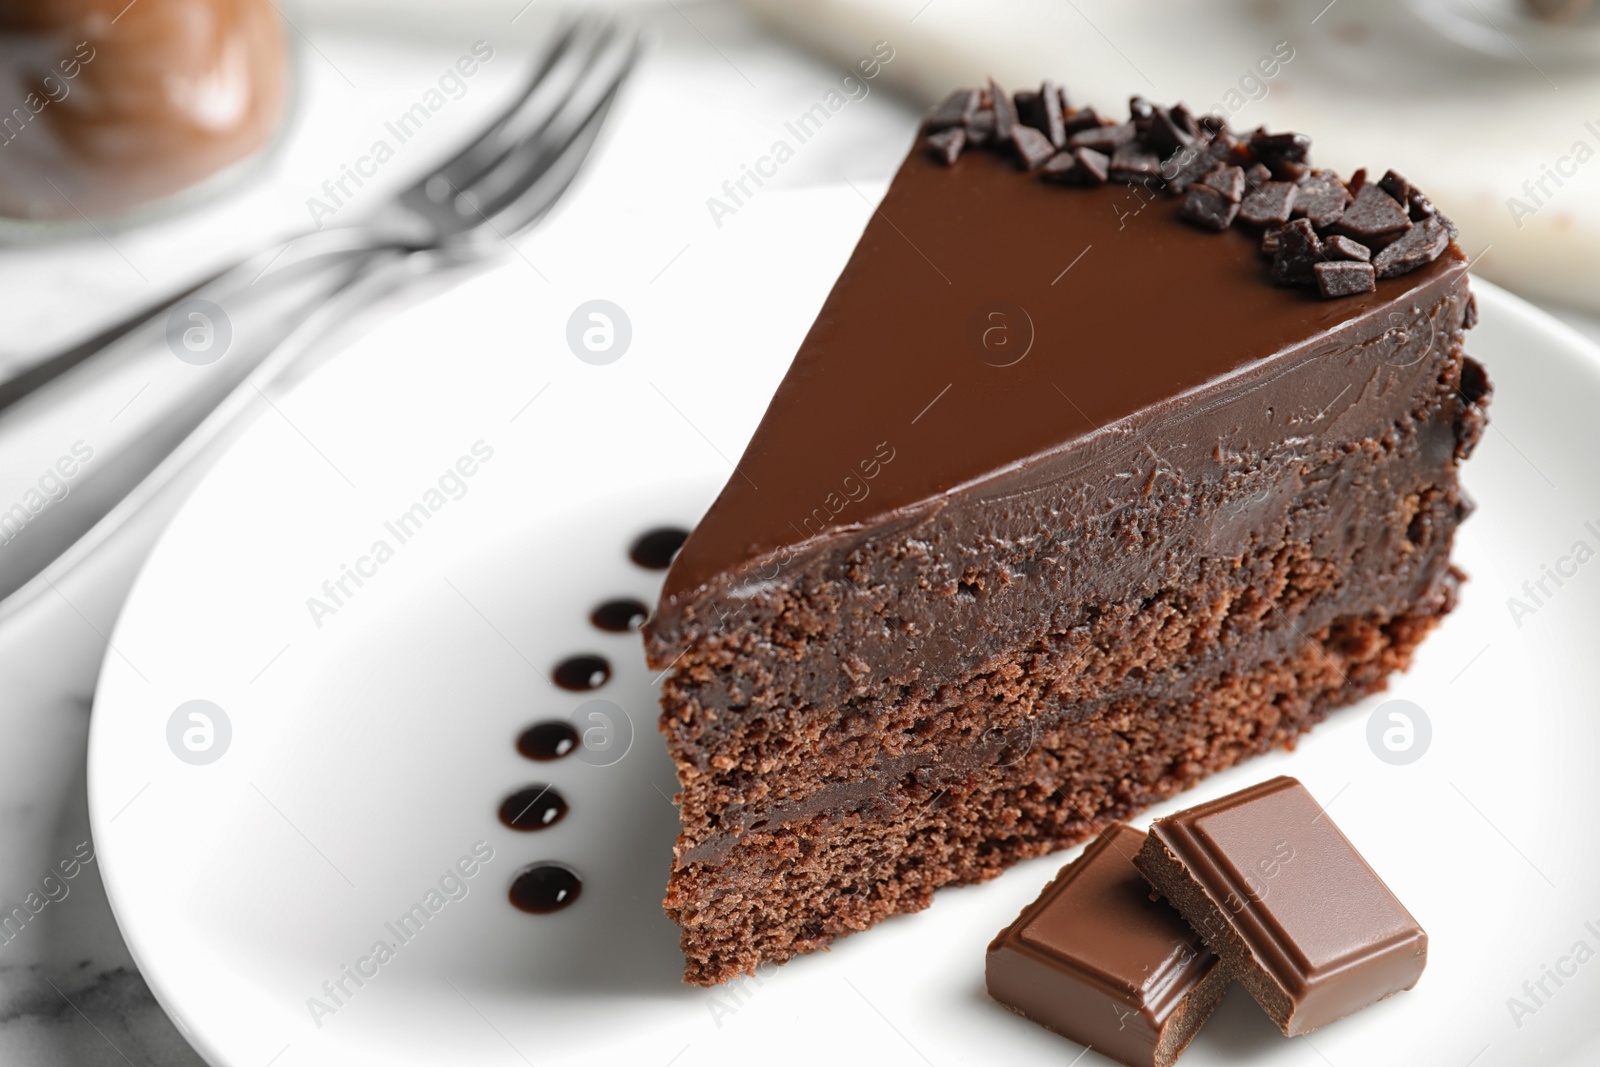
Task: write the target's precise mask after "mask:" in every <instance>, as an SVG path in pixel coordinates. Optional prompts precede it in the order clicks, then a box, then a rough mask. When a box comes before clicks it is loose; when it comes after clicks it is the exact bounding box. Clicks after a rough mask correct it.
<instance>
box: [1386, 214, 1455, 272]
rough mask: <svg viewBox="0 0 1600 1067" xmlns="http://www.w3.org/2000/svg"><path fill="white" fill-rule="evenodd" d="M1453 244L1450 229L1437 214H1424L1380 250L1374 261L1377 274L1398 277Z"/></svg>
mask: <svg viewBox="0 0 1600 1067" xmlns="http://www.w3.org/2000/svg"><path fill="white" fill-rule="evenodd" d="M1449 244H1450V233H1449V231H1447V230H1446V229H1445V227H1444V223H1442V222H1440V221H1439V220H1438V219H1437V218H1433V217H1424V218H1423V219H1422V220H1421V221H1419V222H1417V223H1415V224H1414V225H1412V227H1411V229H1409V230H1407V231H1406V232H1405V233H1403V234H1401V235H1400V237H1399V239H1397V240H1396V241H1395V242H1394V243H1393V244H1391V245H1389V246H1387V247H1386V248H1384V250H1383V251H1381V252H1379V253H1378V256H1377V258H1376V259H1374V260H1373V261H1372V265H1373V266H1374V267H1376V268H1378V277H1380V278H1397V277H1399V276H1400V275H1402V274H1408V273H1410V272H1411V271H1414V270H1416V269H1417V268H1418V267H1420V266H1423V265H1424V264H1427V263H1432V262H1433V261H1434V260H1436V259H1438V258H1439V255H1440V253H1442V252H1443V251H1444V250H1445V249H1446V248H1447V247H1448V246H1449Z"/></svg>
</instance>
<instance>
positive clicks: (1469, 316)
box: [1461, 293, 1478, 330]
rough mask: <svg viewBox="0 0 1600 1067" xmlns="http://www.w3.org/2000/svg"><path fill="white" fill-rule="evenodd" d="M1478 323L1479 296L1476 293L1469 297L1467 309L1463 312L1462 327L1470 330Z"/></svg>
mask: <svg viewBox="0 0 1600 1067" xmlns="http://www.w3.org/2000/svg"><path fill="white" fill-rule="evenodd" d="M1476 325H1478V296H1477V294H1476V293H1474V294H1473V295H1472V296H1469V297H1467V306H1466V310H1464V311H1463V312H1462V313H1461V328H1462V329H1463V330H1470V329H1472V328H1473V327H1474V326H1476Z"/></svg>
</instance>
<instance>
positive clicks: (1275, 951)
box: [1134, 194, 1428, 1035]
mask: <svg viewBox="0 0 1600 1067" xmlns="http://www.w3.org/2000/svg"><path fill="white" fill-rule="evenodd" d="M1384 195H1387V194H1384ZM1359 266H1366V264H1359ZM1369 269H1370V268H1369ZM1134 862H1135V863H1136V864H1137V865H1138V868H1139V870H1141V871H1143V872H1144V875H1145V877H1146V878H1148V879H1149V880H1150V884H1151V885H1153V886H1155V887H1156V889H1157V890H1158V891H1159V892H1160V893H1161V895H1162V896H1164V897H1165V898H1166V899H1167V900H1168V901H1170V902H1171V903H1172V904H1173V905H1174V906H1175V907H1176V908H1177V909H1178V910H1179V911H1180V912H1182V913H1183V917H1184V918H1185V919H1187V920H1188V921H1189V925H1190V926H1192V927H1193V928H1194V929H1195V930H1196V931H1197V932H1198V933H1199V934H1200V935H1201V937H1202V938H1204V939H1205V943H1206V944H1207V945H1208V946H1209V947H1210V948H1211V949H1212V951H1214V952H1216V953H1217V955H1219V956H1220V957H1222V960H1223V962H1224V963H1225V964H1226V965H1227V967H1228V969H1229V970H1230V971H1231V972H1232V973H1233V974H1236V975H1237V976H1238V977H1239V980H1240V981H1241V982H1243V983H1244V986H1245V988H1246V989H1248V990H1250V993H1251V995H1252V996H1254V997H1255V998H1256V1000H1257V1001H1258V1002H1259V1003H1260V1004H1261V1006H1262V1008H1263V1009H1265V1010H1266V1012H1267V1014H1268V1015H1270V1016H1272V1020H1273V1022H1275V1023H1277V1024H1278V1026H1279V1028H1280V1029H1282V1030H1283V1032H1284V1033H1285V1034H1290V1035H1294V1034H1304V1033H1308V1032H1310V1031H1312V1030H1315V1029H1316V1028H1317V1027H1319V1026H1324V1025H1326V1024H1328V1023H1331V1022H1333V1021H1334V1020H1336V1019H1342V1018H1344V1017H1345V1016H1346V1015H1349V1014H1350V1013H1351V1012H1354V1011H1359V1010H1360V1009H1361V1008H1364V1007H1366V1006H1367V1005H1369V1004H1371V1003H1373V1002H1375V1001H1378V1000H1382V999H1383V998H1384V997H1387V996H1390V995H1391V994H1394V993H1398V992H1400V991H1401V990H1404V989H1410V988H1411V987H1412V986H1414V985H1416V984H1417V979H1418V978H1420V977H1421V975H1422V969H1423V967H1424V966H1425V965H1426V964H1427V961H1428V935H1427V934H1426V933H1424V932H1423V930H1422V927H1421V926H1419V925H1418V924H1417V920H1416V919H1414V918H1412V917H1411V913H1410V912H1408V911H1406V909H1405V907H1404V906H1403V905H1401V903H1400V901H1399V900H1397V899H1395V895H1394V894H1393V893H1391V892H1390V891H1389V887H1388V886H1386V885H1384V884H1383V880H1382V879H1381V878H1379V877H1378V875H1377V873H1376V872H1375V871H1373V869H1372V868H1371V867H1370V866H1369V865H1368V864H1367V861H1366V860H1364V859H1362V857H1361V854H1360V853H1359V852H1357V851H1356V850H1355V847H1354V846H1352V845H1351V844H1350V842H1349V840H1347V839H1346V838H1345V836H1344V834H1342V833H1340V832H1339V828H1338V827H1337V826H1335V825H1334V824H1333V820H1332V819H1330V818H1328V815H1327V813H1326V812H1324V811H1323V810H1322V808H1321V807H1320V806H1319V805H1318V804H1317V802H1316V801H1315V800H1314V799H1313V798H1312V796H1311V794H1310V793H1308V792H1307V791H1306V789H1305V787H1304V786H1303V785H1301V784H1300V783H1299V782H1298V781H1296V780H1295V779H1293V778H1287V777H1281V778H1274V779H1272V780H1271V781H1267V782H1263V783H1261V784H1260V785H1257V786H1252V787H1251V788H1249V789H1245V790H1241V791H1240V792H1238V793H1234V794H1232V795H1231V796H1226V797H1223V798H1221V799H1220V800H1214V801H1212V802H1211V803H1209V804H1202V805H1201V806H1199V807H1197V808H1190V809H1189V810H1188V811H1182V812H1179V813H1178V814H1176V815H1172V816H1169V817H1167V818H1165V819H1158V820H1156V822H1155V824H1154V825H1152V826H1151V828H1150V836H1149V837H1148V838H1147V839H1146V840H1145V843H1144V847H1143V848H1142V849H1141V850H1140V852H1139V855H1138V856H1137V857H1136V859H1135V861H1134Z"/></svg>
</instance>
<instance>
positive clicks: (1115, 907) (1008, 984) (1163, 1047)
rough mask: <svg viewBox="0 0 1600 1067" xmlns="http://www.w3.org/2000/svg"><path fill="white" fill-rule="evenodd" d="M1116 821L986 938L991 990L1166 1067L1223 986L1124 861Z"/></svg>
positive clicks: (1023, 1011)
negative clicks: (989, 939) (1013, 918)
mask: <svg viewBox="0 0 1600 1067" xmlns="http://www.w3.org/2000/svg"><path fill="white" fill-rule="evenodd" d="M1144 837H1145V835H1144V833H1143V832H1141V831H1139V830H1135V829H1133V828H1132V827H1131V826H1124V825H1121V824H1117V825H1114V826H1110V827H1108V828H1106V830H1104V831H1103V832H1102V833H1101V834H1100V836H1099V837H1098V838H1096V839H1095V840H1094V841H1092V842H1090V843H1089V846H1088V847H1087V848H1085V849H1084V851H1083V855H1082V856H1080V857H1078V859H1077V860H1075V861H1074V862H1072V863H1070V864H1068V865H1067V866H1066V867H1063V868H1062V869H1061V873H1060V874H1058V875H1056V877H1055V880H1054V881H1053V882H1051V883H1050V884H1049V885H1048V886H1046V887H1045V889H1044V892H1043V893H1041V894H1040V895H1039V899H1038V900H1036V901H1034V902H1033V903H1032V904H1030V905H1028V907H1027V908H1025V909H1024V910H1023V912H1022V914H1021V915H1020V916H1018V917H1017V919H1016V921H1015V922H1013V923H1012V924H1011V925H1010V926H1008V927H1006V928H1005V929H1004V930H1002V931H1001V932H1000V934H999V936H997V937H996V938H995V939H994V941H993V942H992V943H991V944H990V945H989V955H988V961H987V964H986V966H985V968H984V973H985V978H986V980H987V983H988V987H989V995H990V996H992V997H994V998H995V999H996V1000H998V1001H999V1002H1000V1003H1002V1004H1004V1005H1005V1006H1006V1007H1008V1008H1010V1009H1011V1010H1012V1011H1014V1012H1016V1013H1017V1014H1019V1015H1022V1016H1025V1017H1027V1018H1029V1019H1032V1020H1033V1021H1034V1022H1036V1023H1039V1024H1041V1025H1043V1026H1045V1027H1048V1028H1049V1029H1051V1030H1054V1031H1056V1032H1057V1033H1059V1034H1061V1035H1062V1036H1064V1037H1068V1038H1071V1039H1072V1040H1073V1041H1076V1042H1078V1043H1079V1044H1083V1045H1089V1046H1092V1047H1093V1048H1094V1050H1095V1051H1096V1052H1098V1053H1100V1054H1102V1055H1104V1056H1109V1057H1111V1058H1112V1059H1114V1060H1116V1061H1118V1062H1119V1063H1123V1064H1127V1065H1129V1067H1167V1065H1168V1064H1171V1063H1172V1062H1173V1061H1175V1060H1176V1059H1177V1058H1178V1055H1179V1054H1180V1053H1182V1052H1183V1050H1184V1048H1185V1047H1186V1046H1187V1045H1188V1044H1189V1041H1190V1039H1191V1038H1193V1037H1194V1035H1195V1033H1196V1032H1197V1031H1198V1030H1199V1029H1200V1025H1201V1024H1202V1023H1204V1022H1205V1020H1206V1017H1207V1016H1208V1015H1210V1014H1211V1011H1212V1009H1213V1008H1215V1007H1216V1006H1217V1002H1218V1001H1220V1000H1221V999H1222V994H1223V992H1224V991H1225V990H1226V989H1227V986H1228V982H1229V975H1228V972H1227V971H1226V969H1225V968H1223V967H1222V966H1220V964H1219V961H1218V960H1217V957H1216V956H1215V955H1213V954H1212V953H1211V951H1210V950H1209V949H1207V948H1206V947H1205V946H1204V945H1203V944H1201V943H1200V939H1199V938H1198V937H1196V936H1195V933H1194V931H1193V930H1191V929H1190V928H1189V927H1188V925H1187V924H1185V923H1184V921H1183V919H1182V918H1181V917H1180V916H1179V915H1178V913H1177V912H1176V911H1173V910H1172V908H1171V907H1169V906H1168V905H1166V904H1165V903H1162V902H1161V901H1159V900H1151V899H1150V896H1151V894H1150V887H1149V885H1147V884H1146V883H1145V880H1144V877H1143V876H1142V875H1140V873H1139V872H1138V870H1137V869H1136V868H1135V867H1134V865H1133V856H1134V854H1135V853H1136V852H1137V850H1138V848H1139V846H1140V844H1141V843H1142V842H1143V841H1144Z"/></svg>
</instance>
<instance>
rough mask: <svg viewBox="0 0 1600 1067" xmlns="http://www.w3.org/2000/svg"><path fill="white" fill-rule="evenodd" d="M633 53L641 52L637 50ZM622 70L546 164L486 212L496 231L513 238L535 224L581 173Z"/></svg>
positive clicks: (617, 88)
mask: <svg viewBox="0 0 1600 1067" xmlns="http://www.w3.org/2000/svg"><path fill="white" fill-rule="evenodd" d="M633 55H635V56H636V55H637V52H636V51H635V52H634V53H633ZM631 66H632V61H631V57H630V62H629V64H628V67H627V68H624V69H623V70H621V71H619V72H618V74H617V76H616V77H615V78H614V79H613V80H612V81H611V83H610V85H609V87H608V88H607V89H606V91H605V93H604V94H603V95H602V96H601V98H600V100H599V101H598V102H597V103H596V105H595V106H594V108H593V109H592V110H591V111H590V112H589V114H588V115H587V116H586V117H585V118H584V119H583V121H582V123H581V124H580V125H579V126H578V128H577V129H576V130H574V131H573V134H572V136H571V137H570V138H569V139H568V140H567V141H566V143H565V144H563V145H562V146H561V148H560V150H559V151H558V152H556V153H554V154H553V155H552V156H551V157H550V159H549V161H548V162H547V163H545V165H543V166H541V167H539V168H538V169H537V170H536V171H534V172H531V173H530V175H529V177H528V179H527V180H526V181H524V182H521V183H519V184H518V185H517V186H516V187H515V188H514V189H510V190H508V192H507V195H506V196H503V197H502V198H501V201H500V203H498V204H496V205H494V211H493V213H492V214H484V215H483V216H482V217H483V221H484V222H485V223H486V224H487V225H488V226H489V227H490V228H492V229H493V230H494V231H495V233H496V234H497V235H498V236H500V237H502V238H506V239H509V238H511V237H512V236H515V235H516V234H517V233H519V232H521V231H522V230H525V229H527V228H528V227H529V226H532V225H533V224H534V223H535V222H538V221H539V220H540V219H541V218H543V217H544V215H545V213H546V212H548V211H549V210H550V209H551V208H552V207H553V206H555V203H556V201H557V200H559V199H560V197H561V194H562V193H563V192H565V191H566V188H567V186H568V185H570V184H571V183H572V180H573V179H574V178H575V177H577V174H578V170H579V168H580V167H581V165H582V164H583V162H584V160H585V159H587V158H588V155H589V149H590V148H591V147H592V145H593V144H594V141H595V139H596V138H597V137H598V136H599V134H600V128H601V126H602V125H603V124H604V122H605V118H606V115H607V113H608V112H609V111H610V110H611V104H612V102H613V101H614V100H615V99H616V95H617V93H618V92H619V91H620V90H621V88H622V83H623V81H624V80H625V78H626V76H627V73H628V68H631Z"/></svg>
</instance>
